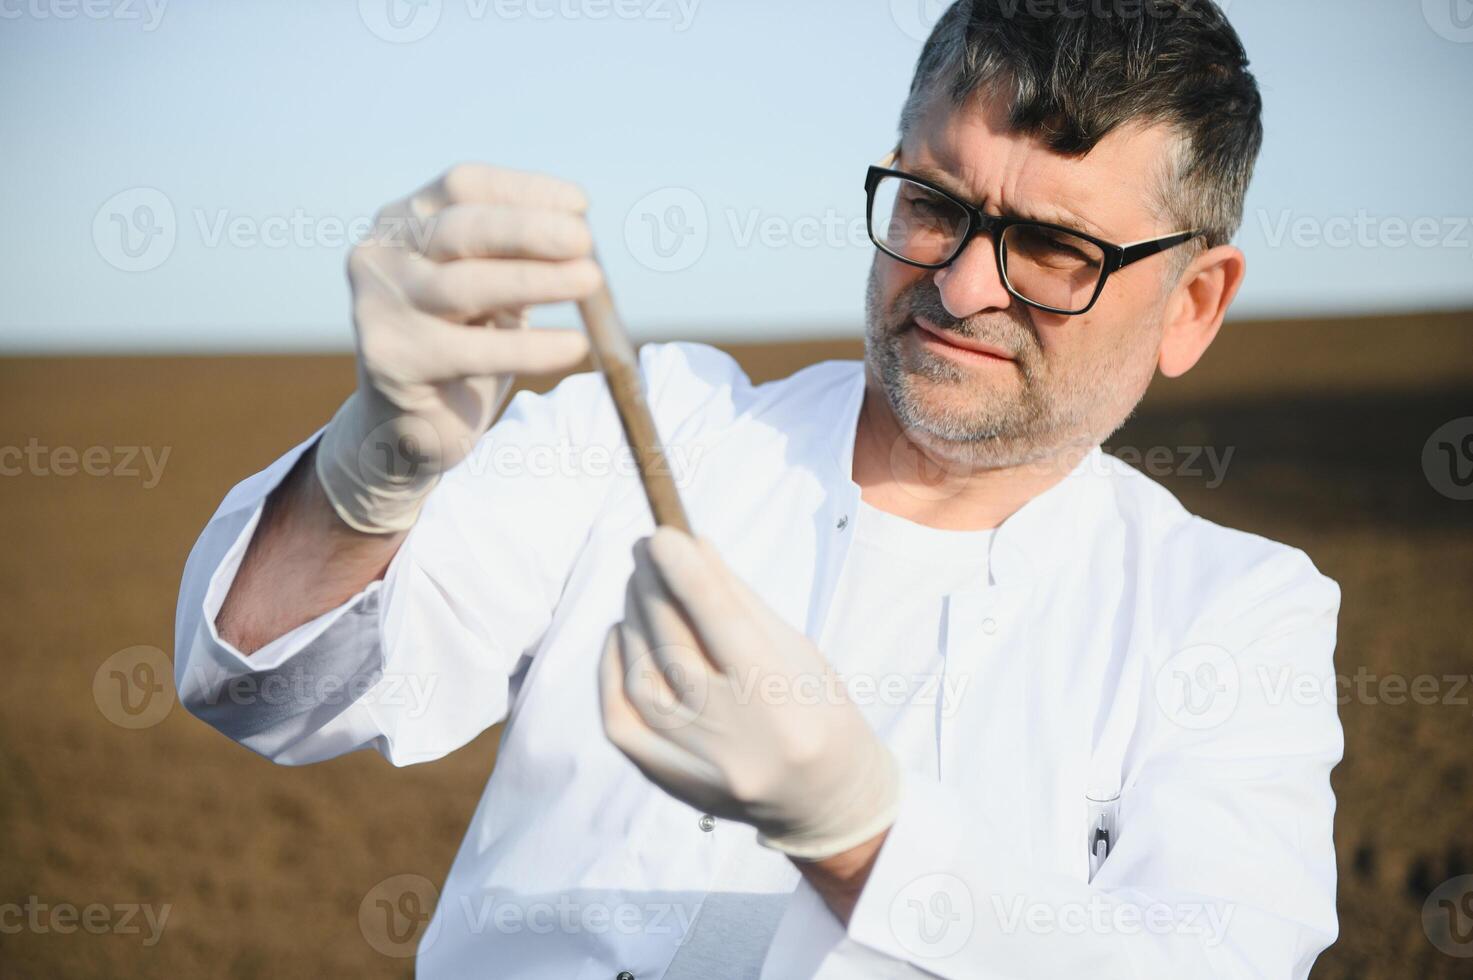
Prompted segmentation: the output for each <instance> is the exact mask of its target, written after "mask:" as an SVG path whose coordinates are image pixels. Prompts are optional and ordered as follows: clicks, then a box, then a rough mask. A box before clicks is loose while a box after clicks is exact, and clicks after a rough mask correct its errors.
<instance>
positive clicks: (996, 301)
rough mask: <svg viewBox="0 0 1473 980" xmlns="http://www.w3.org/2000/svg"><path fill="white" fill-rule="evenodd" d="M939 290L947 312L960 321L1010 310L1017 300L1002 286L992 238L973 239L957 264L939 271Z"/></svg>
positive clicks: (984, 236) (979, 236) (937, 281)
mask: <svg viewBox="0 0 1473 980" xmlns="http://www.w3.org/2000/svg"><path fill="white" fill-rule="evenodd" d="M936 289H937V291H938V292H940V294H941V303H942V305H944V306H945V307H946V312H948V313H950V314H951V315H952V316H954V317H956V318H957V319H958V320H961V319H965V318H966V317H969V316H973V315H975V314H977V313H983V312H985V311H987V310H1002V309H1006V308H1007V306H1008V304H1009V303H1011V302H1012V301H1013V297H1012V296H1011V295H1010V294H1009V293H1008V291H1007V289H1006V287H1004V286H1003V284H1002V276H1001V275H1000V274H999V272H998V268H997V251H996V245H995V244H994V243H993V240H992V236H991V235H978V236H977V237H976V238H973V239H972V240H971V241H970V242H968V243H967V246H966V248H964V249H962V254H961V255H958V256H957V257H956V261H955V262H953V263H951V265H949V266H947V267H946V268H944V269H938V270H937V271H936Z"/></svg>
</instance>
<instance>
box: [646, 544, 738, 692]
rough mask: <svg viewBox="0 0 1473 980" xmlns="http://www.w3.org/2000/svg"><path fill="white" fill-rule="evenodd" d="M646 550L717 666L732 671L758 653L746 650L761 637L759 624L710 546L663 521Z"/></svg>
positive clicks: (728, 572)
mask: <svg viewBox="0 0 1473 980" xmlns="http://www.w3.org/2000/svg"><path fill="white" fill-rule="evenodd" d="M649 554H650V557H651V559H653V562H654V565H655V568H656V570H657V572H658V573H659V576H660V580H661V581H662V582H663V583H664V585H665V586H666V588H668V589H669V591H670V594H671V595H673V596H674V597H675V600H676V602H678V603H679V604H680V606H681V607H682V608H683V609H684V611H685V614H686V616H687V617H688V618H689V621H690V623H691V625H692V627H693V628H694V629H695V631H696V634H697V636H698V637H699V638H700V640H701V648H702V649H703V650H705V651H706V653H707V655H708V656H709V657H710V659H711V662H712V663H713V664H714V665H715V666H716V668H717V669H718V670H721V671H723V672H731V671H733V670H736V669H737V668H738V667H739V666H740V665H741V664H742V663H744V662H746V661H748V660H750V658H751V656H752V655H753V654H754V653H756V652H759V651H753V650H751V649H749V648H750V647H751V646H752V645H753V644H754V643H759V642H762V641H761V639H760V636H761V634H760V632H759V631H758V629H757V626H758V623H756V622H754V621H753V619H752V617H751V615H750V610H749V609H748V608H747V607H746V606H745V605H744V604H743V603H742V602H741V601H740V600H739V599H738V598H737V595H736V593H735V592H734V590H733V582H734V580H735V579H736V576H735V575H732V574H731V572H730V570H729V569H727V568H726V566H725V563H723V562H722V561H721V560H720V558H719V557H717V556H716V555H715V553H714V551H702V550H701V549H699V548H698V547H697V546H696V541H695V539H694V538H692V537H691V536H690V535H688V534H686V533H685V532H684V531H680V530H677V529H676V528H672V527H663V526H662V527H659V528H656V530H655V533H654V534H653V535H652V536H651V537H650V541H649Z"/></svg>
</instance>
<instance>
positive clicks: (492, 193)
mask: <svg viewBox="0 0 1473 980" xmlns="http://www.w3.org/2000/svg"><path fill="white" fill-rule="evenodd" d="M407 200H409V201H411V202H412V206H413V209H414V211H415V212H416V213H418V214H420V215H426V214H432V213H434V212H436V211H440V210H442V209H444V208H447V207H449V206H450V205H452V204H517V205H522V206H524V207H535V208H550V209H552V210H556V211H569V212H573V213H576V214H581V213H582V212H584V211H586V210H588V197H587V196H586V195H585V194H584V193H583V191H582V189H581V188H579V187H578V185H577V184H574V183H571V182H569V181H566V180H562V179H560V178H557V177H553V176H551V175H550V174H540V173H531V172H529V171H525V170H509V169H507V168H505V167H493V166H491V165H490V164H485V163H462V164H458V165H456V166H454V167H451V168H450V169H449V170H447V171H445V173H443V174H441V175H440V176H439V177H436V178H435V179H434V180H432V181H430V182H429V183H428V184H426V185H425V186H424V187H421V188H420V189H419V190H418V191H416V192H415V193H413V194H411V195H410V196H409V198H408V199H407Z"/></svg>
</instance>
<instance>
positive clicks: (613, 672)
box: [598, 623, 644, 748]
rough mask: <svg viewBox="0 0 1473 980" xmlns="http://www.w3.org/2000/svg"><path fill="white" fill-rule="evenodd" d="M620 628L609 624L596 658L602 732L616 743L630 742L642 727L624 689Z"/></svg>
mask: <svg viewBox="0 0 1473 980" xmlns="http://www.w3.org/2000/svg"><path fill="white" fill-rule="evenodd" d="M619 642H620V641H619V627H618V624H617V623H616V624H614V625H613V626H610V627H609V632H608V634H607V635H606V636H605V637H604V647H603V653H602V654H600V656H599V660H598V701H599V708H600V712H601V714H602V715H603V723H604V733H605V734H607V735H608V736H609V740H610V741H612V742H613V743H614V744H615V745H618V746H620V747H621V748H622V747H623V745H624V743H626V742H632V741H633V740H634V739H635V738H636V734H637V733H638V732H639V731H640V730H641V729H643V728H644V722H642V721H640V719H639V712H637V711H635V710H634V705H632V704H630V703H629V698H628V697H627V696H626V694H625V691H624V657H623V654H622V653H621V652H620V650H619Z"/></svg>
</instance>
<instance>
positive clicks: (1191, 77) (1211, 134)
mask: <svg viewBox="0 0 1473 980" xmlns="http://www.w3.org/2000/svg"><path fill="white" fill-rule="evenodd" d="M984 89H985V90H987V92H988V94H998V95H1002V96H1004V97H1006V98H1009V99H1010V100H1011V107H1010V113H1009V118H1010V124H1011V126H1012V127H1013V131H1014V132H1017V133H1020V134H1022V135H1027V136H1033V137H1036V138H1038V139H1040V140H1041V141H1042V142H1043V143H1044V145H1046V146H1048V147H1049V149H1051V150H1053V151H1054V152H1057V153H1062V154H1066V155H1070V156H1083V155H1084V154H1086V153H1088V152H1089V151H1090V150H1091V149H1093V148H1094V147H1095V145H1096V144H1097V143H1098V142H1099V141H1100V140H1101V139H1103V138H1104V137H1105V136H1106V135H1107V134H1109V133H1110V132H1112V131H1114V130H1116V129H1117V128H1119V127H1121V126H1125V125H1155V124H1165V125H1167V126H1169V127H1171V129H1172V130H1173V131H1174V133H1175V135H1176V139H1175V141H1174V142H1175V146H1174V150H1173V153H1172V156H1171V158H1170V159H1169V160H1168V161H1166V166H1165V172H1164V173H1160V174H1149V175H1141V177H1142V179H1149V180H1153V181H1154V182H1155V184H1156V187H1155V188H1154V190H1155V193H1156V201H1157V206H1158V207H1159V208H1160V210H1161V213H1162V214H1163V216H1166V217H1169V218H1170V219H1171V220H1172V221H1174V222H1177V223H1179V225H1180V229H1179V230H1187V229H1193V230H1197V231H1201V232H1203V233H1204V236H1203V239H1198V240H1197V241H1198V242H1201V241H1203V240H1205V243H1206V246H1209V247H1210V246H1213V245H1220V244H1223V243H1226V242H1228V241H1230V240H1231V239H1232V236H1233V234H1234V232H1236V231H1237V230H1238V226H1239V225H1240V224H1241V223H1242V220H1243V198H1244V195H1245V194H1246V193H1247V190H1248V182H1249V180H1250V179H1251V178H1252V176H1253V164H1254V161H1255V160H1256V159H1257V157H1258V151H1259V148H1260V146H1261V145H1262V143H1263V123H1262V120H1261V114H1262V99H1261V98H1260V97H1259V94H1258V84H1257V82H1255V81H1254V78H1253V75H1252V74H1251V73H1250V72H1249V71H1248V56H1247V54H1246V53H1245V52H1244V50H1243V45H1242V42H1241V41H1240V40H1239V39H1238V35H1237V32H1236V31H1234V30H1233V28H1232V25H1230V24H1229V23H1228V21H1227V18H1226V17H1225V16H1224V15H1223V13H1222V10H1221V9H1220V8H1219V7H1218V6H1217V4H1216V3H1214V2H1212V0H1113V2H1109V0H958V2H957V3H954V4H953V5H952V6H951V7H950V8H949V9H948V10H947V11H946V12H945V13H944V14H942V16H941V19H940V20H939V21H938V22H937V23H936V26H935V28H934V29H933V30H932V32H931V36H930V38H929V39H927V41H926V44H925V47H924V48H923V49H922V50H921V55H920V59H919V60H918V61H917V63H916V71H915V77H914V79H913V80H912V81H911V87H910V95H909V97H908V98H907V99H906V102H905V107H904V109H903V110H902V112H901V116H900V136H901V139H902V140H903V139H904V138H905V136H906V134H907V133H908V132H910V130H911V128H912V127H913V126H914V125H915V123H916V120H917V119H918V117H919V116H920V114H921V113H922V112H923V111H924V110H925V108H926V105H927V103H928V102H929V101H930V98H931V96H932V94H933V93H935V92H937V91H938V90H939V91H943V92H945V94H946V95H947V96H948V97H949V98H950V99H951V103H952V105H954V106H958V107H959V106H962V105H964V104H965V103H966V102H967V101H968V100H969V99H970V98H971V97H972V96H973V95H975V94H976V93H978V92H979V91H981V90H984ZM1201 247H1202V246H1200V245H1199V246H1197V248H1195V249H1193V248H1188V247H1184V248H1182V249H1180V250H1178V251H1179V252H1180V253H1181V255H1180V258H1179V259H1178V265H1177V273H1178V274H1179V273H1180V270H1181V268H1183V267H1184V266H1185V264H1186V262H1187V261H1189V260H1190V258H1191V256H1192V255H1193V254H1195V253H1196V251H1197V250H1199V249H1200V248H1201Z"/></svg>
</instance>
